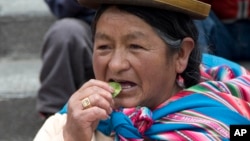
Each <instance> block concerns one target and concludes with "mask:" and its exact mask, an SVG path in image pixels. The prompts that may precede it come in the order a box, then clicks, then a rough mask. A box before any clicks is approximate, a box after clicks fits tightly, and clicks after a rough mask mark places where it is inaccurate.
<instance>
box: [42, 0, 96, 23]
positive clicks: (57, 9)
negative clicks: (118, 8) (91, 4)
mask: <svg viewBox="0 0 250 141" xmlns="http://www.w3.org/2000/svg"><path fill="white" fill-rule="evenodd" d="M45 2H46V3H47V5H48V6H49V8H50V11H51V12H52V13H53V14H54V15H55V16H56V17H57V18H59V19H61V18H65V17H74V18H78V19H82V20H84V21H86V22H88V23H90V22H91V21H92V18H93V16H94V14H95V10H93V9H88V8H86V7H83V6H80V5H79V4H78V3H77V2H76V1H75V0H45Z"/></svg>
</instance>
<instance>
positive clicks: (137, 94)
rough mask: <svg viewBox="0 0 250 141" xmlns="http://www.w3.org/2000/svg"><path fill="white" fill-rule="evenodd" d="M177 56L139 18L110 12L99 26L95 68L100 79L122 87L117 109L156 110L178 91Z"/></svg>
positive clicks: (101, 18) (110, 10)
mask: <svg viewBox="0 0 250 141" xmlns="http://www.w3.org/2000/svg"><path fill="white" fill-rule="evenodd" d="M175 58H176V57H175V55H171V57H169V56H167V45H166V44H165V43H164V42H163V40H162V39H161V38H160V37H159V36H158V35H157V34H156V32H154V30H153V28H152V27H151V26H150V25H149V24H147V23H146V22H144V21H143V20H142V19H140V18H139V17H137V16H135V15H132V14H129V13H127V12H124V11H120V10H118V9H116V8H115V7H112V8H109V9H107V10H106V11H105V12H104V13H103V14H102V15H101V17H100V18H99V20H98V22H97V24H96V33H95V36H94V54H93V66H94V72H95V76H96V79H98V80H102V81H106V82H109V81H116V82H119V83H120V84H121V85H122V91H121V93H120V94H119V95H118V96H117V97H116V98H115V106H116V108H117V107H135V106H148V107H151V108H153V107H155V106H157V105H159V104H160V103H162V102H164V101H165V100H167V99H168V98H169V97H170V96H171V95H173V94H174V93H176V92H177V91H178V86H177V85H176V75H177V72H176V71H175V69H176V65H175V64H176V63H175V62H176V61H175Z"/></svg>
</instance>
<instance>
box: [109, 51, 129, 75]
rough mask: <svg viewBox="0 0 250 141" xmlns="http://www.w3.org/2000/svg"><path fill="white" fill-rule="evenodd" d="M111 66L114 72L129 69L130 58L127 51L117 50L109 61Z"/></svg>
mask: <svg viewBox="0 0 250 141" xmlns="http://www.w3.org/2000/svg"><path fill="white" fill-rule="evenodd" d="M109 68H110V70H111V71H112V72H113V73H120V72H123V71H126V70H127V69H129V60H128V56H127V54H126V53H125V52H119V51H116V52H115V53H114V54H113V55H112V57H111V59H110V62H109Z"/></svg>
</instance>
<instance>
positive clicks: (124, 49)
mask: <svg viewBox="0 0 250 141" xmlns="http://www.w3.org/2000/svg"><path fill="white" fill-rule="evenodd" d="M193 46H194V45H193V40H192V39H191V38H185V39H183V40H182V48H181V50H180V51H179V52H178V53H176V54H171V55H167V54H168V53H167V52H168V49H167V48H168V47H167V45H166V44H165V43H164V42H163V40H162V39H161V38H160V37H159V36H158V35H157V34H156V32H155V31H154V30H153V28H152V27H151V26H150V25H149V24H147V23H146V22H144V21H143V20H142V19H140V18H139V17H136V16H134V15H132V14H129V13H127V12H124V11H120V10H118V9H116V8H115V7H111V8H109V9H107V10H106V11H105V12H104V13H103V14H102V15H101V17H100V19H99V20H98V21H97V25H96V33H95V36H94V53H93V67H94V73H95V76H96V79H92V80H90V81H88V82H86V83H84V84H83V86H82V87H81V88H80V89H79V90H77V91H76V92H75V93H74V94H73V95H72V96H71V97H70V99H69V101H68V114H67V120H66V124H65V126H64V129H63V137H64V140H65V141H78V140H79V139H81V140H84V141H90V140H91V138H92V135H93V132H94V131H95V130H96V127H97V125H98V123H99V121H100V120H105V119H107V118H109V115H110V113H111V112H112V111H113V109H116V108H119V107H135V106H147V107H149V108H151V109H153V108H154V107H156V106H158V105H159V104H161V103H162V102H164V101H166V100H167V99H169V98H170V97H171V96H172V95H174V94H175V93H177V92H178V91H180V90H181V88H180V87H179V86H178V85H177V84H176V76H177V74H178V73H181V72H183V71H184V70H185V68H186V65H187V61H188V57H189V54H190V52H191V50H192V48H193ZM110 81H116V82H119V83H121V85H122V91H121V93H120V94H119V95H118V96H116V97H115V98H113V97H112V93H113V92H114V89H113V88H112V87H111V86H109V84H108V82H110ZM85 98H88V99H89V101H90V103H91V105H90V106H89V107H88V108H84V107H83V106H82V104H81V101H82V100H83V99H85Z"/></svg>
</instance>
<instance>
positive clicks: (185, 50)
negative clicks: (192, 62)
mask: <svg viewBox="0 0 250 141" xmlns="http://www.w3.org/2000/svg"><path fill="white" fill-rule="evenodd" d="M193 48H194V40H193V39H192V38H190V37H186V38H184V39H183V40H182V45H181V49H180V51H179V52H178V57H177V61H176V72H177V73H182V72H183V71H184V70H185V69H186V67H187V64H188V59H189V56H190V54H191V52H192V50H193Z"/></svg>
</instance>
